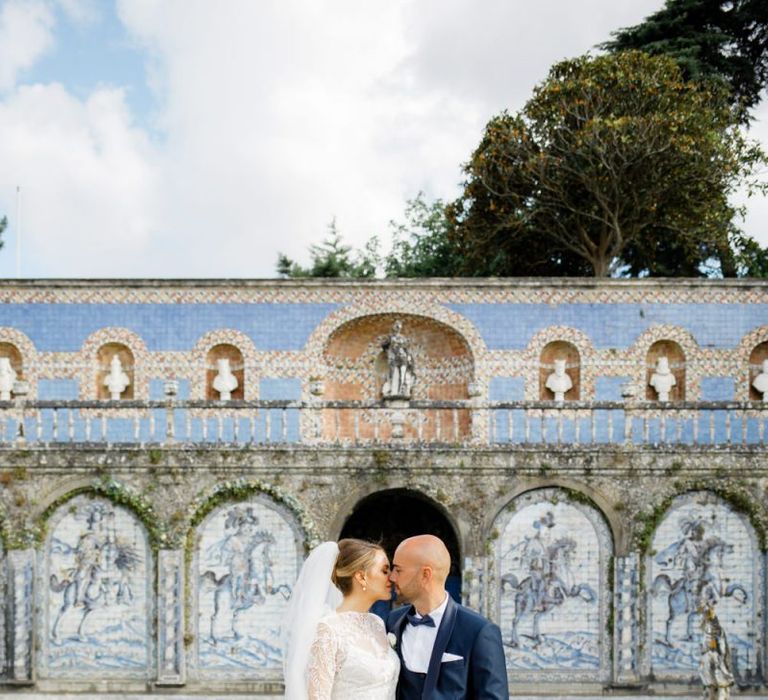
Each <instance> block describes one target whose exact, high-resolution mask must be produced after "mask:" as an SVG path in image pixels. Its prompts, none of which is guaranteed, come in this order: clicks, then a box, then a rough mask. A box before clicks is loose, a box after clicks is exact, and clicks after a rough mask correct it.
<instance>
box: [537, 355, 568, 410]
mask: <svg viewBox="0 0 768 700" xmlns="http://www.w3.org/2000/svg"><path fill="white" fill-rule="evenodd" d="M544 386H545V387H547V389H549V390H550V391H551V392H552V393H553V394H554V395H555V401H565V393H566V392H567V391H569V390H570V389H571V388H572V387H573V381H572V380H571V378H570V377H569V376H568V373H567V372H566V371H565V360H564V359H557V360H555V371H554V372H552V374H550V375H549V376H548V377H547V381H546V383H545V384H544Z"/></svg>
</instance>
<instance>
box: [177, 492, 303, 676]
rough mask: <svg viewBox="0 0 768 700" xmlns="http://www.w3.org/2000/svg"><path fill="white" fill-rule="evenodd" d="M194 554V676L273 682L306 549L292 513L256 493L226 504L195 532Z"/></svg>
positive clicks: (279, 662)
mask: <svg viewBox="0 0 768 700" xmlns="http://www.w3.org/2000/svg"><path fill="white" fill-rule="evenodd" d="M194 552H195V554H194V561H193V562H192V569H191V571H190V578H191V580H192V581H193V582H194V589H195V601H196V605H195V612H194V615H193V624H194V627H195V634H194V637H195V645H194V648H195V653H194V658H195V666H196V669H197V673H198V675H199V676H200V678H226V679H231V680H243V679H246V680H274V681H276V680H278V679H279V678H280V677H281V675H282V664H283V658H282V645H281V642H280V634H281V623H282V620H283V616H284V614H285V611H286V609H287V604H288V598H289V597H290V594H291V591H292V589H293V585H294V583H295V582H296V578H297V577H298V572H299V569H300V566H301V563H302V561H303V554H304V539H303V536H302V532H301V530H300V528H299V526H298V524H297V522H296V519H295V518H294V516H293V514H292V513H291V512H290V511H288V510H287V509H286V508H285V507H284V506H282V505H280V504H279V503H277V502H275V501H274V500H272V499H271V498H269V497H268V496H266V495H264V494H260V493H254V494H253V495H251V496H250V497H249V498H248V499H247V500H244V501H239V502H237V503H226V504H224V505H221V506H219V507H218V508H216V509H214V510H213V511H212V512H211V513H210V514H209V515H208V516H207V517H206V518H205V519H204V520H203V521H202V522H201V523H200V525H199V526H198V528H197V529H196V531H195V532H194Z"/></svg>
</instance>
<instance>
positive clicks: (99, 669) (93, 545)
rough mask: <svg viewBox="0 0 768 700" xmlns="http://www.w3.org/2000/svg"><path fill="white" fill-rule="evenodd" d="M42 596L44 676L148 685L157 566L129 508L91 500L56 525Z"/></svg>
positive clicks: (68, 510) (65, 511)
mask: <svg viewBox="0 0 768 700" xmlns="http://www.w3.org/2000/svg"><path fill="white" fill-rule="evenodd" d="M49 532H50V534H49V537H48V541H47V543H46V547H45V554H46V557H45V560H44V563H43V566H41V571H42V572H43V575H42V578H41V581H40V584H39V585H40V588H39V590H41V592H42V596H43V600H44V615H43V630H42V639H41V642H42V644H41V653H42V663H41V669H42V674H43V675H45V676H48V677H56V678H70V677H71V678H94V679H98V678H104V677H116V678H146V677H148V675H149V672H150V666H151V661H150V659H151V650H152V643H151V636H150V630H151V625H150V615H151V609H152V606H151V597H150V591H151V583H150V582H151V572H152V559H151V554H150V548H149V544H148V541H147V535H146V531H145V529H144V527H143V525H142V524H141V523H140V522H139V520H138V519H137V518H136V517H135V516H134V515H133V514H132V513H131V512H130V511H128V510H126V509H125V508H121V507H120V506H116V505H114V504H112V503H111V502H109V501H107V500H105V499H101V498H92V497H89V496H86V495H81V496H76V497H75V498H73V499H72V500H70V501H67V502H66V503H65V504H64V505H62V506H61V507H60V508H59V509H58V510H57V511H56V512H55V513H54V514H53V515H52V516H51V520H50V523H49Z"/></svg>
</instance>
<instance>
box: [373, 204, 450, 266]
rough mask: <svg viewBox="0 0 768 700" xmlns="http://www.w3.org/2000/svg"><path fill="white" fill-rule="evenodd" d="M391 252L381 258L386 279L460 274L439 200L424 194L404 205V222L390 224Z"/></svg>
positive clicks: (448, 224) (447, 221) (446, 221)
mask: <svg viewBox="0 0 768 700" xmlns="http://www.w3.org/2000/svg"><path fill="white" fill-rule="evenodd" d="M390 229H391V231H392V249H391V250H390V252H389V254H388V255H386V256H385V258H384V274H385V275H386V276H387V277H453V276H455V275H458V274H462V272H463V262H464V261H463V258H462V257H461V251H459V250H458V249H457V248H456V246H455V245H454V239H453V237H452V236H451V223H450V221H449V220H448V218H447V216H446V213H445V204H444V202H443V201H442V200H440V199H436V200H434V201H431V202H430V201H427V199H426V197H425V196H424V193H423V192H419V194H418V195H416V197H415V198H413V199H409V200H408V201H407V202H406V204H405V220H404V221H400V222H398V221H391V222H390Z"/></svg>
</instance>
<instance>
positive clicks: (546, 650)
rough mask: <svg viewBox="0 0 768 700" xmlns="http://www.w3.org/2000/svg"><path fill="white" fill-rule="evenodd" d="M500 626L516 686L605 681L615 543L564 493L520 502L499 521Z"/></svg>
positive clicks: (597, 519)
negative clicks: (537, 682) (537, 680)
mask: <svg viewBox="0 0 768 700" xmlns="http://www.w3.org/2000/svg"><path fill="white" fill-rule="evenodd" d="M495 529H496V530H497V531H498V532H499V534H500V536H499V538H498V541H497V543H496V553H495V555H496V556H495V578H496V586H497V590H496V593H497V595H498V604H497V610H498V620H499V624H500V626H501V633H502V638H503V640H504V644H505V651H506V657H507V667H508V670H509V674H510V677H511V679H512V680H513V681H517V680H531V679H534V678H540V679H542V680H556V679H565V678H571V679H573V678H580V679H582V680H586V679H592V680H604V679H606V678H607V677H608V675H609V673H610V670H609V653H608V651H609V646H610V644H609V638H608V637H607V635H606V621H607V617H608V616H607V613H608V606H609V604H610V600H609V598H610V593H609V589H608V579H607V576H606V573H607V571H608V562H609V560H610V558H611V555H612V544H611V537H610V533H609V531H608V528H607V526H606V524H605V522H604V521H603V518H602V516H601V515H600V514H599V513H598V512H597V511H596V510H595V509H594V508H592V507H590V506H588V505H585V504H583V503H580V502H576V501H574V500H572V498H571V497H570V496H569V494H568V492H566V491H563V490H561V489H541V490H537V491H532V492H529V493H526V494H524V495H522V496H519V497H518V498H516V499H515V500H514V501H513V502H512V503H511V504H510V505H509V506H508V507H507V508H505V509H504V510H503V511H502V513H501V514H500V515H499V517H498V518H497V521H496V524H495Z"/></svg>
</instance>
